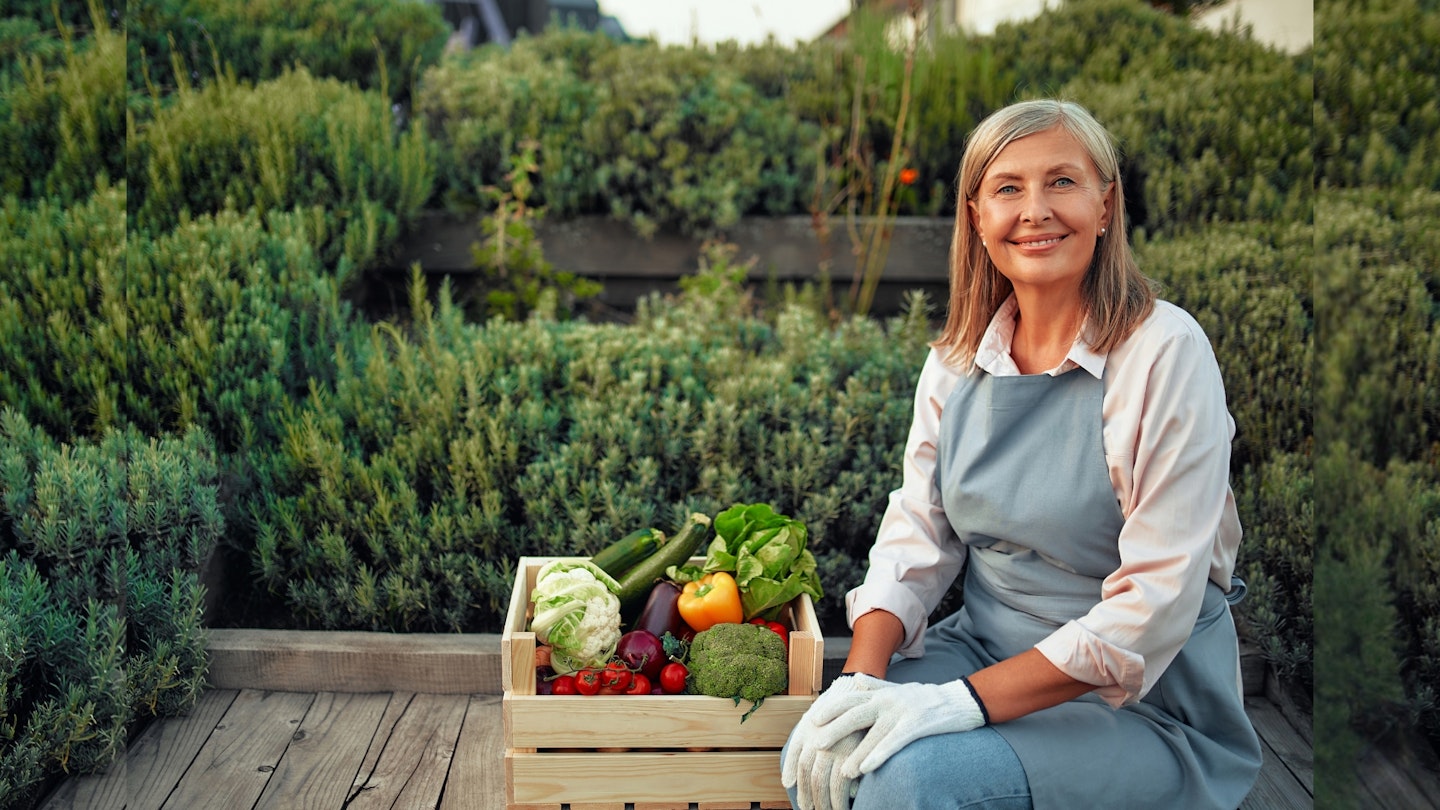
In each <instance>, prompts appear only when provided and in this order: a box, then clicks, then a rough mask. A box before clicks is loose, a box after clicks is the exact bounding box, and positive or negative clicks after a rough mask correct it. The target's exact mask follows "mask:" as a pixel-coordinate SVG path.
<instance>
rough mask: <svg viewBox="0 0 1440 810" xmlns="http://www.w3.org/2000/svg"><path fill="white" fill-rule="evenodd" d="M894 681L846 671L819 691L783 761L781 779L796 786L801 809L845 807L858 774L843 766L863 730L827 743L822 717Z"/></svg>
mask: <svg viewBox="0 0 1440 810" xmlns="http://www.w3.org/2000/svg"><path fill="white" fill-rule="evenodd" d="M888 686H893V684H891V683H890V682H888V681H882V680H880V679H879V678H872V677H870V676H869V675H866V674H864V673H845V674H843V675H841V676H840V677H838V678H836V679H835V680H834V681H833V682H832V683H831V684H830V688H828V689H826V690H825V691H824V692H822V693H821V694H820V697H818V698H816V699H815V702H814V703H812V704H811V705H810V708H809V709H808V710H806V712H805V714H804V716H802V717H801V718H800V722H799V723H796V724H795V730H794V731H792V732H790V742H789V743H788V744H787V745H786V748H785V759H784V761H783V762H782V763H781V766H780V784H781V785H783V786H784V787H786V788H791V787H793V788H795V794H796V800H797V802H798V803H799V805H800V808H801V810H811V809H812V808H817V809H818V810H830V809H831V808H836V810H846V808H848V807H849V806H850V786H851V784H852V783H853V782H854V781H855V780H854V777H853V776H845V775H844V774H843V773H842V770H841V766H842V765H843V764H844V763H845V761H846V760H847V759H849V757H850V755H851V754H852V753H853V752H854V751H855V748H856V746H858V745H859V744H860V741H861V739H862V737H863V736H864V735H863V734H862V733H861V732H860V731H857V732H856V733H853V734H848V735H843V736H841V737H838V738H834V737H831V738H827V739H826V740H825V741H824V742H823V744H822V743H821V742H820V738H821V737H822V736H825V735H822V733H821V731H820V729H819V727H818V724H817V718H821V717H824V718H830V717H835V716H837V715H842V714H844V713H845V712H847V711H849V710H851V709H853V708H855V707H857V706H858V705H860V704H861V703H862V702H863V701H864V699H865V697H866V696H867V695H868V693H870V692H873V691H875V690H877V689H882V688H885V687H888Z"/></svg>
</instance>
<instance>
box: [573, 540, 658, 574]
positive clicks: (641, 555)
mask: <svg viewBox="0 0 1440 810" xmlns="http://www.w3.org/2000/svg"><path fill="white" fill-rule="evenodd" d="M664 542H665V533H664V532H662V531H660V530H659V529H636V530H635V531H633V532H631V533H629V534H627V535H625V536H624V537H622V538H620V539H619V540H616V541H615V542H613V543H611V544H610V545H608V546H606V547H605V548H602V549H600V550H599V551H598V552H596V554H595V556H594V557H591V558H590V562H593V563H595V564H596V565H598V566H600V569H601V570H602V571H604V572H605V573H607V574H609V575H610V576H612V577H616V578H617V579H618V578H619V577H620V575H621V574H623V573H625V572H626V571H629V570H630V569H631V568H634V567H635V565H636V563H639V562H640V561H641V560H643V559H645V558H646V557H649V556H650V555H651V554H654V553H655V552H656V551H659V550H660V544H661V543H664Z"/></svg>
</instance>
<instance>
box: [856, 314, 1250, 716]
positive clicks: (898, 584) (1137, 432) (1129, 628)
mask: <svg viewBox="0 0 1440 810" xmlns="http://www.w3.org/2000/svg"><path fill="white" fill-rule="evenodd" d="M1017 311H1018V309H1017V305H1016V302H1015V299H1014V297H1013V296H1012V297H1011V298H1010V299H1009V300H1008V301H1006V302H1005V304H1004V305H1002V306H1001V308H1000V310H999V311H998V312H997V313H996V314H995V317H994V318H993V319H992V320H991V322H990V326H989V329H988V330H987V331H986V333H985V336H984V338H983V339H982V340H981V343H980V346H979V349H978V351H977V352H976V354H975V360H974V367H975V369H978V371H975V369H971V371H972V373H979V372H981V371H983V372H985V373H989V374H994V375H996V376H1014V375H1018V374H1019V373H1020V372H1019V369H1017V368H1016V366H1015V362H1014V360H1013V359H1011V357H1010V341H1011V339H1012V337H1013V336H1014V332H1015V316H1016V314H1017ZM1107 366H1108V367H1109V369H1110V378H1109V380H1108V381H1107V383H1106V386H1105V394H1104V398H1103V400H1102V403H1101V419H1102V422H1103V429H1102V436H1103V438H1102V441H1103V443H1104V447H1105V462H1106V466H1107V468H1108V469H1109V472H1110V483H1111V485H1112V486H1113V487H1114V488H1115V499H1116V501H1117V503H1118V504H1119V507H1120V511H1121V513H1122V514H1123V515H1124V516H1125V526H1124V528H1123V529H1122V530H1121V532H1120V536H1119V538H1118V543H1119V551H1120V567H1119V568H1118V569H1116V570H1115V571H1114V573H1112V574H1110V575H1109V576H1108V577H1106V578H1105V580H1104V583H1103V585H1102V588H1101V600H1100V602H1099V603H1097V604H1096V605H1095V607H1094V608H1092V609H1091V610H1090V612H1089V613H1087V614H1085V615H1084V616H1081V617H1079V618H1077V619H1075V620H1074V621H1071V622H1068V623H1066V624H1065V625H1063V626H1061V627H1060V628H1059V629H1057V630H1056V631H1055V632H1054V633H1052V634H1051V635H1050V636H1049V637H1047V638H1045V639H1044V640H1042V641H1041V642H1040V643H1039V644H1038V645H1036V647H1037V649H1039V651H1040V652H1041V653H1042V654H1043V655H1044V656H1045V657H1046V658H1047V659H1049V660H1050V662H1051V663H1053V664H1054V665H1055V666H1056V667H1058V668H1059V669H1060V670H1061V671H1063V672H1065V673H1066V674H1068V675H1069V676H1070V677H1072V678H1075V679H1076V680H1079V681H1083V682H1085V683H1090V684H1095V685H1096V686H1097V687H1098V688H1097V689H1096V693H1097V694H1099V695H1100V696H1101V697H1103V698H1104V699H1105V700H1106V701H1108V702H1109V703H1110V704H1111V705H1112V706H1117V707H1118V706H1121V705H1125V704H1128V703H1133V702H1135V701H1137V700H1139V699H1140V698H1141V697H1143V696H1144V695H1145V693H1147V692H1148V691H1149V690H1150V687H1151V686H1153V685H1154V684H1155V681H1156V680H1157V679H1158V678H1159V677H1160V675H1161V673H1163V672H1164V671H1165V668H1166V667H1167V666H1168V665H1169V664H1170V662H1171V661H1172V660H1174V658H1175V656H1176V654H1178V653H1179V651H1180V648H1181V647H1182V646H1183V645H1184V644H1185V641H1186V639H1188V638H1189V635H1190V631H1191V629H1192V628H1193V627H1194V624H1195V618H1196V616H1197V615H1198V614H1199V610H1200V602H1201V599H1202V597H1203V595H1204V589H1205V583H1206V580H1207V579H1209V580H1211V581H1214V582H1215V583H1216V584H1218V585H1219V586H1220V587H1221V588H1223V589H1225V590H1229V588H1230V575H1231V573H1232V572H1233V570H1234V567H1235V555H1236V552H1237V550H1238V549H1239V545H1240V535H1241V530H1240V520H1239V517H1238V516H1237V514H1236V511H1235V498H1234V495H1233V493H1232V492H1231V489H1230V484H1229V466H1230V441H1231V439H1233V438H1234V435H1235V423H1234V420H1233V419H1232V418H1231V416H1230V412H1229V410H1228V409H1227V408H1226V405H1225V389H1224V384H1223V383H1222V381H1221V379H1220V369H1219V366H1218V364H1217V363H1216V361H1215V355H1214V353H1213V351H1212V350H1211V347H1210V342H1209V340H1208V338H1206V336H1205V333H1204V331H1203V330H1202V329H1201V328H1200V325H1199V324H1197V323H1196V322H1195V320H1194V318H1192V317H1191V316H1190V315H1189V314H1188V313H1186V312H1185V311H1184V310H1182V309H1180V308H1179V307H1176V306H1174V305H1173V304H1170V303H1167V302H1164V301H1157V302H1156V304H1155V310H1154V312H1153V313H1152V314H1151V315H1150V316H1149V317H1148V318H1146V319H1145V321H1144V322H1143V323H1141V324H1140V326H1139V327H1137V328H1136V329H1135V331H1134V332H1133V333H1132V334H1131V335H1130V337H1128V338H1127V339H1126V340H1125V341H1124V342H1123V343H1122V344H1121V345H1120V346H1119V347H1117V348H1116V349H1114V350H1113V351H1111V352H1110V353H1109V355H1108V356H1106V355H1102V354H1097V353H1095V352H1094V351H1092V350H1091V349H1090V347H1089V345H1088V344H1087V343H1086V342H1085V340H1084V339H1083V337H1081V338H1077V339H1076V341H1075V343H1074V345H1072V347H1071V349H1070V352H1069V353H1068V354H1067V355H1066V357H1065V359H1064V360H1063V361H1062V362H1061V364H1060V365H1059V366H1057V367H1055V368H1054V369H1051V370H1050V371H1049V372H1046V373H1048V374H1051V375H1058V374H1061V373H1064V372H1067V371H1071V370H1072V369H1076V368H1077V367H1078V368H1079V369H1081V370H1083V371H1081V372H1079V373H1086V374H1092V375H1094V376H1095V377H1096V378H1103V374H1104V371H1105V369H1106V367H1107ZM962 373H965V372H964V371H963V370H960V369H956V368H954V367H951V366H948V365H946V364H945V362H944V361H943V360H942V359H941V357H940V355H939V354H938V353H937V352H936V351H934V350H931V352H930V356H929V357H928V358H927V359H926V361H925V366H924V368H923V369H922V371H921V372H920V380H919V383H918V385H917V386H916V392H915V417H914V422H913V423H912V425H911V428H910V436H909V439H908V440H907V442H906V445H905V459H904V478H903V481H902V484H901V486H900V488H899V489H897V490H895V491H894V492H892V493H891V495H890V503H889V506H888V508H887V509H886V511H885V516H884V517H883V518H882V520H881V523H880V529H879V532H878V533H877V536H876V540H875V545H874V547H873V548H872V549H871V551H870V569H869V571H868V573H867V574H866V577H865V582H864V583H863V584H862V585H860V586H859V587H857V588H855V589H854V590H852V591H850V593H848V594H847V595H846V597H845V600H846V610H847V613H848V616H849V620H850V623H851V625H853V624H854V622H855V619H856V618H858V617H860V616H862V615H864V614H865V613H868V612H869V611H871V610H877V609H880V610H886V611H888V612H890V613H893V614H894V615H895V616H897V617H898V618H899V619H900V621H901V622H902V623H903V624H904V626H905V640H904V641H903V642H902V644H901V647H900V650H899V652H900V654H901V655H904V656H906V657H911V658H913V657H918V656H920V655H922V654H923V653H924V631H925V628H926V626H927V623H928V616H929V614H930V613H931V612H932V611H933V610H934V609H935V607H936V605H938V604H939V601H940V599H941V597H942V596H944V594H945V591H946V590H947V589H948V588H949V587H950V585H951V583H952V582H953V581H954V579H955V577H956V576H957V575H958V574H959V572H960V570H961V567H962V565H963V564H964V562H965V554H966V549H965V546H964V545H963V544H961V543H960V542H959V540H958V539H957V538H956V536H955V532H954V530H953V529H952V528H951V526H950V523H949V521H948V520H947V519H946V517H945V511H944V507H943V506H942V504H941V498H940V491H939V490H938V489H937V488H936V486H935V463H936V445H937V442H938V440H939V433H940V411H941V409H942V408H943V407H944V404H945V400H946V399H947V398H948V397H949V395H950V392H951V390H953V389H954V387H955V382H956V380H958V379H959V375H960V374H962Z"/></svg>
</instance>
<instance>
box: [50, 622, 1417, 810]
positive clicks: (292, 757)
mask: <svg viewBox="0 0 1440 810" xmlns="http://www.w3.org/2000/svg"><path fill="white" fill-rule="evenodd" d="M237 632H245V631H237ZM221 635H225V634H221ZM472 638H473V637H472ZM368 644H369V642H368V641H366V642H365V643H364V644H362V645H361V649H354V648H353V645H351V648H347V649H346V650H345V652H344V653H343V654H340V655H336V654H333V653H334V650H333V649H332V650H330V651H329V652H326V651H325V650H324V649H323V647H324V645H323V644H321V645H320V647H319V648H316V649H319V652H316V649H310V650H309V651H303V650H302V651H301V652H299V653H296V652H295V651H293V650H292V651H288V652H287V651H280V652H276V651H273V650H271V651H268V652H264V651H262V652H256V651H255V650H253V649H252V650H250V651H249V652H244V653H242V654H240V655H233V654H232V653H233V651H231V652H230V653H227V652H226V651H225V649H224V640H223V639H222V643H221V644H220V648H219V649H218V650H217V647H216V645H215V644H213V643H212V652H214V653H215V659H216V660H215V663H214V665H212V677H213V679H214V680H215V681H216V682H217V685H216V687H214V688H211V689H210V690H209V691H207V692H206V693H205V694H204V696H203V697H202V698H201V700H200V702H199V704H198V705H197V706H196V707H195V708H194V710H193V711H191V712H190V714H189V715H187V716H184V717H178V718H172V719H168V720H165V721H162V722H157V723H154V724H152V725H150V726H149V727H148V728H146V729H145V730H144V731H143V732H142V733H140V734H139V735H138V736H137V738H136V739H135V740H134V741H133V742H132V744H131V746H130V749H129V751H128V753H127V755H126V757H125V758H124V760H123V761H120V762H117V763H116V764H115V766H113V767H112V768H111V769H110V771H109V772H107V773H105V774H101V775H97V776H88V777H83V778H72V779H69V780H67V781H65V782H63V783H61V784H60V786H59V787H58V788H57V789H56V790H55V791H54V792H53V793H52V794H51V796H50V797H48V799H47V801H46V802H45V803H44V804H43V805H42V806H43V808H44V810H66V809H69V808H76V809H79V808H83V809H84V810H161V809H162V808H163V810H195V809H196V808H204V810H231V809H232V808H233V809H234V810H242V809H244V810H250V809H251V808H256V809H259V808H266V809H267V810H268V809H269V808H283V809H284V810H301V809H304V808H313V809H314V810H341V808H344V809H345V810H365V809H366V808H404V809H405V810H409V809H410V808H438V810H470V809H472V808H473V809H474V810H497V809H498V808H503V807H504V806H505V777H504V774H505V767H504V743H503V731H502V721H501V698H500V696H499V695H496V694H485V693H483V692H485V691H489V690H483V689H479V688H476V687H477V686H478V685H479V684H484V683H489V684H494V683H498V682H499V679H498V673H497V674H495V675H493V676H492V674H491V673H492V669H494V670H498V663H496V662H493V661H478V659H477V658H476V657H475V652H474V647H473V646H471V647H470V648H469V650H468V652H467V653H457V652H456V650H458V649H461V648H460V647H457V646H456V644H455V642H454V640H453V639H450V640H447V641H446V644H447V645H449V646H445V647H444V649H443V650H442V651H441V652H440V653H439V654H433V653H434V652H435V651H434V650H433V649H430V648H428V647H426V648H424V649H420V648H414V647H406V646H405V642H401V646H399V647H396V646H394V645H391V644H388V643H382V644H380V645H379V646H378V647H367V646H366V645H368ZM242 646H243V645H242ZM301 646H303V645H301ZM427 652H428V653H432V654H431V655H429V657H427V655H426V653H427ZM467 657H468V660H469V662H470V663H469V665H468V666H467V665H465V663H464V662H465V660H466V659H467ZM497 657H498V656H497ZM833 657H834V656H832V655H827V662H829V661H830V660H831V659H832V658H833ZM400 662H405V663H404V665H402V666H397V663H400ZM836 663H837V664H838V663H839V661H838V660H837V661H836ZM827 669H828V667H827ZM237 679H239V680H241V681H249V683H248V684H247V683H237V682H235V681H236V680H237ZM318 681H324V682H327V683H330V684H337V685H340V686H341V687H343V688H344V689H345V690H346V691H334V687H332V688H331V689H325V688H315V687H316V686H317V682H318ZM396 681H405V682H408V683H400V684H397V683H395V682H396ZM366 684H371V685H374V684H381V685H380V686H379V687H377V688H376V690H375V691H360V688H363V687H364V686H365V685H366ZM457 684H458V685H459V686H461V687H469V688H471V689H472V690H473V691H471V692H468V693H460V694H456V693H453V691H452V690H453V687H454V686H455V685H457ZM397 685H413V686H416V687H418V688H417V689H402V688H397ZM273 687H281V688H279V689H277V688H273ZM298 687H309V688H298ZM357 687H359V688H357ZM446 692H448V693H446ZM1247 705H1248V706H1249V709H1250V715H1251V717H1252V718H1253V719H1254V721H1255V726H1256V728H1257V729H1258V730H1259V732H1260V735H1261V738H1262V739H1263V740H1264V744H1265V751H1264V753H1265V766H1264V769H1263V771H1262V772H1261V776H1260V780H1259V782H1258V783H1257V784H1256V786H1255V789H1254V791H1253V792H1252V793H1251V795H1250V797H1249V798H1248V799H1247V800H1246V802H1245V804H1244V805H1243V806H1242V807H1243V809H1244V810H1273V809H1280V808H1309V807H1311V806H1312V798H1311V796H1312V792H1313V773H1314V769H1313V765H1312V760H1311V749H1310V743H1309V741H1308V740H1309V734H1310V730H1309V729H1308V728H1297V726H1296V724H1295V723H1292V721H1291V720H1290V719H1287V717H1286V714H1287V707H1283V706H1281V705H1277V703H1275V702H1273V701H1272V700H1271V699H1269V698H1267V697H1266V696H1265V695H1264V693H1263V692H1261V693H1259V694H1253V695H1250V696H1249V697H1248V698H1247ZM1290 713H1291V714H1292V716H1293V712H1290ZM1302 725H1303V723H1302ZM1392 776H1393V775H1392ZM1399 777H1400V778H1403V774H1400V775H1399ZM1420 795H1424V794H1423V793H1422V794H1420ZM1406 806H1412V805H1406ZM1413 806H1417V807H1420V806H1426V807H1428V806H1433V805H1413ZM720 807H721V805H716V806H715V807H714V808H713V810H719V808H720ZM723 807H726V808H729V807H730V805H723ZM571 810H582V808H580V807H579V806H577V807H574V808H571ZM584 810H599V808H590V807H589V806H586V807H585V808H584ZM615 810H623V808H615ZM690 810H697V808H696V807H695V806H694V805H692V806H691V808H690ZM698 810H711V808H710V806H709V805H700V806H699V809H698Z"/></svg>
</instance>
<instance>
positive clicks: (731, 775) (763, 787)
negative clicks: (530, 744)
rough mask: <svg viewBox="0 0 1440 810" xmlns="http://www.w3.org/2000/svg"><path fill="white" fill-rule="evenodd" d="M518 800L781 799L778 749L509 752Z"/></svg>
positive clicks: (678, 801)
mask: <svg viewBox="0 0 1440 810" xmlns="http://www.w3.org/2000/svg"><path fill="white" fill-rule="evenodd" d="M506 764H507V769H508V770H509V772H510V774H511V776H512V780H511V788H512V790H513V792H514V793H513V800H514V803H517V804H519V803H527V802H528V803H545V802H562V801H563V802H570V803H571V804H574V803H577V802H594V801H613V800H623V801H628V802H637V803H638V802H670V803H672V806H676V805H679V806H683V804H684V803H689V802H699V801H710V802H745V803H746V806H747V807H748V806H749V804H748V803H749V802H754V801H783V800H785V799H786V798H787V796H786V794H785V789H784V788H783V787H781V786H780V755H779V752H777V751H709V752H705V753H642V752H630V753H624V754H596V753H583V754H555V753H538V754H514V753H507V754H506Z"/></svg>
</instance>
